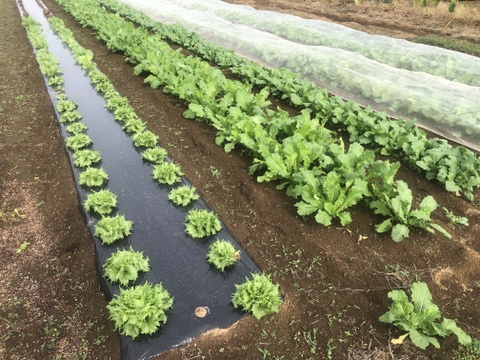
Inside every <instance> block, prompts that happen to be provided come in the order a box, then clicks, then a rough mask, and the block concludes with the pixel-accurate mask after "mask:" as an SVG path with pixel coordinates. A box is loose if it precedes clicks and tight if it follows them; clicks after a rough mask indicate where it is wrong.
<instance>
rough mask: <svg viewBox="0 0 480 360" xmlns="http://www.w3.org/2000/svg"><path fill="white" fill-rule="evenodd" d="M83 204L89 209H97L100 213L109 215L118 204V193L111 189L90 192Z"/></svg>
mask: <svg viewBox="0 0 480 360" xmlns="http://www.w3.org/2000/svg"><path fill="white" fill-rule="evenodd" d="M83 206H84V207H85V210H87V211H95V212H97V213H99V214H100V215H107V214H109V213H111V212H112V210H113V209H114V208H115V207H116V206H117V195H115V194H114V193H112V192H111V191H110V190H100V191H97V192H93V193H91V194H88V196H87V199H86V200H85V202H84V203H83Z"/></svg>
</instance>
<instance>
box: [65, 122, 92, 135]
mask: <svg viewBox="0 0 480 360" xmlns="http://www.w3.org/2000/svg"><path fill="white" fill-rule="evenodd" d="M65 130H67V132H68V133H69V134H73V135H75V134H80V133H83V132H84V131H86V130H87V127H86V126H85V124H83V123H81V122H76V123H73V124H70V125H68V126H67V127H66V128H65Z"/></svg>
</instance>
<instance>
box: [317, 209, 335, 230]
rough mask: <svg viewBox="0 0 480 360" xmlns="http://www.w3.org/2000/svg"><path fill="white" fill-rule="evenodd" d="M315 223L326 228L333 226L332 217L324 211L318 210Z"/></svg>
mask: <svg viewBox="0 0 480 360" xmlns="http://www.w3.org/2000/svg"><path fill="white" fill-rule="evenodd" d="M315 221H316V222H318V223H319V224H322V225H325V226H330V225H332V217H331V216H330V215H329V214H328V213H327V212H325V211H323V210H318V212H317V215H315Z"/></svg>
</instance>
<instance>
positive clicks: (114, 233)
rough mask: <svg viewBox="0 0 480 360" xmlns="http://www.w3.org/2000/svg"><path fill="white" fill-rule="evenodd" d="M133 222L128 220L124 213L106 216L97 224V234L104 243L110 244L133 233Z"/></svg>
mask: <svg viewBox="0 0 480 360" xmlns="http://www.w3.org/2000/svg"><path fill="white" fill-rule="evenodd" d="M132 227H133V222H132V221H130V220H126V219H125V216H123V215H115V216H112V217H110V216H106V217H103V218H102V219H100V220H99V221H98V223H97V224H96V225H95V236H96V237H97V238H99V239H100V240H101V241H102V244H104V245H110V244H112V243H114V242H115V241H117V240H121V239H123V238H125V237H126V236H128V235H130V234H131V231H132Z"/></svg>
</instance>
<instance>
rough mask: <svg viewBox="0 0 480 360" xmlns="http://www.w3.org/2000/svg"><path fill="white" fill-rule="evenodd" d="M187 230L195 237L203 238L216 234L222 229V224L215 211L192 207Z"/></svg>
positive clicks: (186, 224)
mask: <svg viewBox="0 0 480 360" xmlns="http://www.w3.org/2000/svg"><path fill="white" fill-rule="evenodd" d="M185 230H186V232H187V234H188V235H190V236H191V237H193V238H202V237H205V236H211V235H215V234H216V233H218V232H219V231H220V230H222V225H221V224H220V220H218V217H217V215H216V214H215V213H213V212H211V211H208V210H195V209H192V210H190V211H189V212H188V214H187V221H186V223H185Z"/></svg>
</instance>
